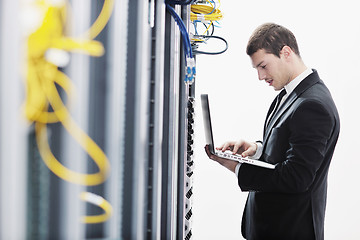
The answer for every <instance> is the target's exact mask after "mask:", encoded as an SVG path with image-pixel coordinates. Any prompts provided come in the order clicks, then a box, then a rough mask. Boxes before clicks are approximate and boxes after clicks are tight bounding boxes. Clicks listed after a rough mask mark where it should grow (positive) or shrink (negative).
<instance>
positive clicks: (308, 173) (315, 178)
mask: <svg viewBox="0 0 360 240" xmlns="http://www.w3.org/2000/svg"><path fill="white" fill-rule="evenodd" d="M313 71H314V72H313V73H312V74H310V75H309V76H308V77H306V78H305V79H304V80H303V81H302V82H301V83H300V84H299V85H298V86H297V87H296V88H295V89H294V91H293V92H292V93H291V94H290V95H289V96H288V98H287V99H286V100H285V102H284V103H283V104H282V105H281V106H280V108H279V110H278V112H277V113H276V115H275V116H274V118H273V119H272V120H271V121H270V123H269V126H268V127H267V128H265V129H264V139H263V154H262V156H261V157H260V159H261V160H263V161H266V162H269V163H273V164H276V168H275V169H274V170H273V169H265V168H260V167H256V166H252V165H248V164H242V165H241V167H240V170H239V175H238V183H239V186H240V188H241V190H242V191H249V195H248V199H247V202H246V206H245V210H244V214H243V220H242V234H243V236H244V237H245V238H246V239H250V240H253V239H260V240H264V239H265V240H267V239H276V240H280V239H286V240H291V239H301V240H308V239H324V217H325V206H326V194H327V175H328V170H329V164H330V161H331V158H332V155H333V152H334V148H335V145H336V142H337V139H338V136H339V128H340V121H339V116H338V112H337V109H336V106H335V104H334V102H333V99H332V97H331V95H330V92H329V91H328V89H327V87H326V86H325V85H324V83H323V81H322V80H320V78H319V76H318V74H317V72H316V70H313ZM273 105H274V103H273V104H272V107H273ZM271 110H272V109H271V108H270V109H269V113H270V112H271ZM269 113H268V115H269ZM265 122H266V121H265Z"/></svg>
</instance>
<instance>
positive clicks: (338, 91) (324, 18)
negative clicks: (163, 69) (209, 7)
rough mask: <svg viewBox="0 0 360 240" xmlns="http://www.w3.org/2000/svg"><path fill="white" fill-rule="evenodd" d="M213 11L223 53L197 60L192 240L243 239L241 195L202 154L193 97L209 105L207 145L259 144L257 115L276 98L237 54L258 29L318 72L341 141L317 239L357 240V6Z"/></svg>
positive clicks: (315, 3)
mask: <svg viewBox="0 0 360 240" xmlns="http://www.w3.org/2000/svg"><path fill="white" fill-rule="evenodd" d="M220 10H221V11H222V12H223V13H224V15H225V17H224V19H223V20H222V21H221V22H220V23H221V26H222V28H220V29H216V30H215V34H214V35H219V36H221V37H224V38H225V39H226V40H227V41H228V42H229V49H228V51H227V52H226V53H224V54H221V55H216V56H208V55H198V56H197V80H196V81H197V82H196V122H195V169H194V171H195V172H194V196H193V214H194V215H193V237H194V239H196V240H199V239H200V240H203V239H206V240H211V239H226V240H230V239H243V238H242V236H241V228H240V226H241V216H242V211H243V208H244V204H245V201H246V197H247V193H246V192H241V190H240V189H239V187H238V186H237V179H236V177H235V175H234V174H233V173H231V172H230V171H228V170H227V169H225V168H223V167H222V166H220V165H219V164H217V163H215V162H212V161H211V160H209V159H208V158H207V156H206V154H205V152H204V145H205V137H204V131H203V124H202V113H201V108H200V105H201V104H200V94H201V93H208V94H209V97H210V104H211V114H212V121H213V131H214V140H215V145H220V144H221V143H222V142H224V141H227V140H237V139H240V138H243V139H246V140H249V141H255V140H261V137H262V129H263V122H264V119H265V114H266V112H267V110H268V108H269V106H270V103H271V101H272V100H273V98H274V97H275V95H276V94H277V93H276V92H275V91H274V90H273V88H272V87H269V86H268V85H267V84H266V83H265V82H264V81H259V80H258V78H257V72H256V70H255V69H253V68H252V66H251V62H250V58H249V57H248V56H247V55H246V53H245V48H246V44H247V41H248V38H249V36H250V35H251V33H252V32H253V30H254V29H255V28H256V27H257V26H259V25H260V24H262V23H264V22H275V23H278V24H280V25H283V26H285V27H287V28H289V29H290V30H291V31H292V32H293V33H294V34H295V36H296V38H297V41H298V45H299V48H300V54H301V56H302V58H303V60H304V62H305V64H306V65H307V66H308V67H311V68H315V69H317V70H318V73H319V75H320V78H322V79H323V80H324V82H325V84H326V85H327V86H328V88H329V89H330V91H331V93H332V96H333V98H334V100H335V102H336V105H337V107H338V111H339V114H340V119H341V133H340V137H339V140H338V144H337V147H336V151H335V154H334V157H333V159H332V163H331V165H330V171H329V178H328V202H327V211H326V218H325V239H326V240H332V239H334V240H338V239H347V240H352V239H360V194H359V193H358V191H359V189H360V188H359V185H360V157H359V156H358V149H359V147H360V146H359V142H360V141H359V140H358V137H359V135H360V127H359V123H360V110H359V109H360V107H359V103H360V100H359V95H360V93H359V89H360V72H359V71H360V49H359V45H360V13H359V5H358V2H357V1H355V0H354V1H349V0H343V1H325V0H311V1H309V0H302V1H296V2H295V1H285V0H283V1H281V0H274V1H269V0H258V1H253V0H248V1H246V0H243V1H237V0H222V1H221V6H220ZM222 46H223V44H221V43H220V44H219V48H221V47H222ZM221 111H222V112H221ZM223 112H226V113H227V114H224V113H223Z"/></svg>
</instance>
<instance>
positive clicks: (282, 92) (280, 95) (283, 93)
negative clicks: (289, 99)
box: [279, 88, 286, 100]
mask: <svg viewBox="0 0 360 240" xmlns="http://www.w3.org/2000/svg"><path fill="white" fill-rule="evenodd" d="M285 94H286V90H285V88H284V89H283V90H281V92H280V93H279V100H281V99H282V98H283V96H285Z"/></svg>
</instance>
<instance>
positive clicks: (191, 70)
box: [166, 4, 196, 84]
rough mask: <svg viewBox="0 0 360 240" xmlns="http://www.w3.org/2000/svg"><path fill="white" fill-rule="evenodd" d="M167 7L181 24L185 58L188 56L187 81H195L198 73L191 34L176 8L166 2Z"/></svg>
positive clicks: (178, 23) (190, 82) (179, 24)
mask: <svg viewBox="0 0 360 240" xmlns="http://www.w3.org/2000/svg"><path fill="white" fill-rule="evenodd" d="M166 8H167V9H168V11H169V13H170V14H171V15H172V17H173V18H174V20H175V22H176V23H177V25H178V26H179V29H180V33H181V37H182V40H183V41H182V42H183V46H184V51H185V58H186V67H185V80H184V81H185V83H189V84H192V83H193V82H194V81H195V75H196V66H195V59H194V57H193V52H192V47H191V41H190V37H189V34H188V32H187V29H186V26H185V24H184V22H183V20H182V19H181V18H180V17H179V15H177V13H176V12H175V10H174V9H173V8H172V7H171V6H170V5H168V4H166Z"/></svg>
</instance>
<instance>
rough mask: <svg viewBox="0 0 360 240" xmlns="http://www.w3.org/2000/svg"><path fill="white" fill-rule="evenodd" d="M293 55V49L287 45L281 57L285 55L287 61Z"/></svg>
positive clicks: (281, 52)
mask: <svg viewBox="0 0 360 240" xmlns="http://www.w3.org/2000/svg"><path fill="white" fill-rule="evenodd" d="M292 53H293V51H292V49H291V48H290V47H289V46H286V45H285V46H284V47H283V48H282V49H281V51H280V55H283V57H285V59H288V58H289V57H290V56H291V55H292Z"/></svg>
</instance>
